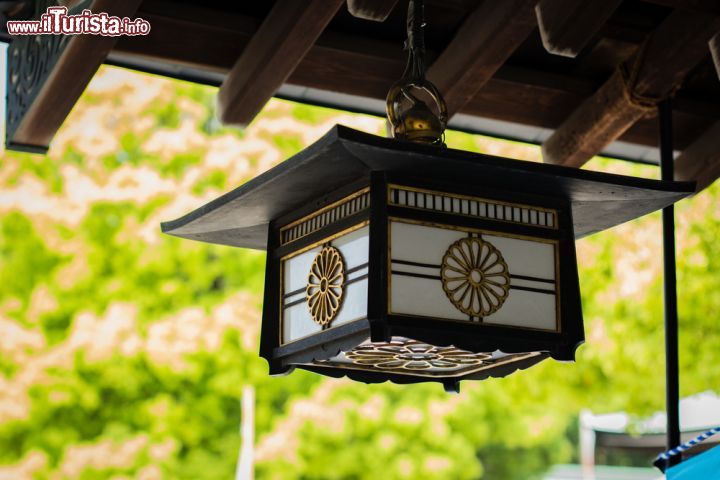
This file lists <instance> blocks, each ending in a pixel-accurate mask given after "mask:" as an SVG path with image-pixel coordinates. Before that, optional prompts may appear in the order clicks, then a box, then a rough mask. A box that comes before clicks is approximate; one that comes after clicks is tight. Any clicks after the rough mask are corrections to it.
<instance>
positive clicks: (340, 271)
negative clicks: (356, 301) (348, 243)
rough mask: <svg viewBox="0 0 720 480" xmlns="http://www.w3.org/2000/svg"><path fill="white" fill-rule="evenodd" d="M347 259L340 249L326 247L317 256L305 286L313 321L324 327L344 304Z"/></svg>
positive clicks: (306, 299) (306, 298)
mask: <svg viewBox="0 0 720 480" xmlns="http://www.w3.org/2000/svg"><path fill="white" fill-rule="evenodd" d="M344 284H345V261H344V259H343V256H342V254H341V253H340V250H338V249H337V248H335V247H324V248H323V249H322V250H320V252H318V254H317V255H316V256H315V259H314V260H313V263H312V265H311V266H310V272H308V280H307V286H306V287H305V301H306V302H307V306H308V310H310V316H311V317H312V319H313V321H314V322H315V323H317V324H318V325H321V326H322V327H326V326H328V325H329V324H330V322H332V320H333V319H334V318H335V316H336V315H337V313H338V311H339V310H340V306H341V305H342V301H343V298H344V293H345V292H344Z"/></svg>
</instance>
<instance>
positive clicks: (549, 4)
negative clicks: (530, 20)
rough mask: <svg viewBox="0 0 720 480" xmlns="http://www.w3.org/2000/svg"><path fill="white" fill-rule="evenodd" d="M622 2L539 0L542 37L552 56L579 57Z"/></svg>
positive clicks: (537, 12)
mask: <svg viewBox="0 0 720 480" xmlns="http://www.w3.org/2000/svg"><path fill="white" fill-rule="evenodd" d="M621 3H622V0H585V1H583V2H578V1H577V0H540V2H538V4H537V6H536V7H535V14H536V15H537V21H538V27H539V29H540V38H541V39H542V42H543V46H544V47H545V50H547V51H548V52H550V53H552V54H553V55H560V56H563V57H573V58H574V57H576V56H577V55H578V54H579V53H580V51H581V50H582V49H583V48H584V47H585V46H586V45H587V44H588V42H590V40H591V39H592V38H593V37H594V36H595V34H597V33H598V32H599V31H600V28H601V27H602V26H603V25H604V24H605V22H606V21H607V19H608V18H610V16H611V15H612V14H613V12H614V11H615V9H616V8H617V7H618V6H619V5H620V4H621Z"/></svg>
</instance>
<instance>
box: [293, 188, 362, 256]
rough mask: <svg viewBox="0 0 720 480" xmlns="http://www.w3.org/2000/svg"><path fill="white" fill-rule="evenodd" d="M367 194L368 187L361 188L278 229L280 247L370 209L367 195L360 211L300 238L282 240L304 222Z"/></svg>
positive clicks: (341, 217)
mask: <svg viewBox="0 0 720 480" xmlns="http://www.w3.org/2000/svg"><path fill="white" fill-rule="evenodd" d="M369 193H370V187H365V188H363V189H362V190H358V191H357V192H355V193H352V194H350V195H348V196H347V197H344V198H341V199H340V200H337V201H335V202H332V203H330V204H328V205H325V206H324V207H322V208H320V209H318V210H315V211H314V212H312V213H310V214H308V215H305V216H304V217H302V218H299V219H297V220H294V221H292V222H290V223H288V224H287V225H285V226H283V227H281V228H280V245H287V244H289V243H292V242H295V241H297V240H300V239H301V238H304V237H307V236H308V235H310V234H311V233H314V232H316V231H318V230H320V229H321V228H324V227H326V226H328V225H331V224H332V223H335V222H337V221H339V220H342V219H343V218H347V217H349V216H350V215H354V214H356V213H358V212H361V211H363V210H366V209H368V208H370V197H369V195H368V199H367V205H366V206H365V207H363V208H360V209H358V210H357V211H354V212H352V213H349V214H347V215H344V216H338V218H337V219H335V221H333V222H329V223H327V224H325V225H322V226H320V227H317V228H315V229H313V230H312V231H310V232H307V233H305V234H303V235H300V236H298V237H295V238H293V239H292V240H287V241H284V240H283V237H284V234H285V232H287V231H288V230H291V229H292V228H294V227H297V226H298V225H301V224H303V223H305V222H308V221H310V220H313V219H315V218H317V217H319V216H320V215H322V214H323V213H325V212H327V211H328V210H332V209H333V208H335V207H339V206H341V205H343V204H345V203H349V202H351V201H352V200H354V199H356V198H358V197H361V196H363V195H365V194H369Z"/></svg>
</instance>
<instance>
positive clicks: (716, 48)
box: [709, 33, 720, 79]
mask: <svg viewBox="0 0 720 480" xmlns="http://www.w3.org/2000/svg"><path fill="white" fill-rule="evenodd" d="M709 46H710V55H712V59H713V63H714V64H715V71H716V72H717V74H718V79H720V33H718V34H717V35H715V36H714V37H713V38H712V39H711V40H710V43H709Z"/></svg>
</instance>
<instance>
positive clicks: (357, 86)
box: [110, 0, 720, 148]
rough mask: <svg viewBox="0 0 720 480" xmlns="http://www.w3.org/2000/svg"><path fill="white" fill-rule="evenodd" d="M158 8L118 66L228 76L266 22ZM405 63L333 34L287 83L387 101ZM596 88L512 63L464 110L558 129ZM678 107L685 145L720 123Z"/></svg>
mask: <svg viewBox="0 0 720 480" xmlns="http://www.w3.org/2000/svg"><path fill="white" fill-rule="evenodd" d="M157 3H158V1H157V0H152V2H151V3H150V1H149V0H146V3H143V5H142V7H141V11H140V12H139V13H138V15H139V16H141V17H143V18H145V19H147V20H148V21H149V22H150V23H151V25H152V30H151V32H150V35H148V36H137V37H123V38H121V39H120V41H119V42H118V44H117V45H116V47H115V49H114V50H113V55H111V57H110V58H111V59H112V60H113V61H114V62H116V63H119V64H121V65H128V66H132V65H133V62H135V61H137V64H138V65H140V67H139V68H140V69H141V70H142V69H146V68H147V67H146V66H147V65H157V66H162V65H167V66H168V68H169V70H164V71H165V72H167V73H165V74H167V75H170V76H180V78H185V79H189V80H193V78H194V77H193V75H192V74H188V73H187V72H192V71H197V72H201V71H202V72H212V73H213V74H216V75H217V76H218V78H221V76H222V75H224V74H226V73H227V72H228V71H229V70H230V68H232V66H233V62H234V60H235V59H237V58H238V57H239V55H240V53H241V52H242V51H243V49H244V48H245V46H246V45H247V44H248V42H249V41H250V39H251V38H252V36H253V34H254V33H255V32H256V31H257V29H258V27H259V25H260V23H261V22H259V21H258V20H257V19H254V18H252V17H247V16H243V15H238V14H232V15H231V14H228V15H226V16H225V17H223V18H222V19H217V18H212V17H209V16H208V15H206V16H203V12H202V10H196V9H189V8H186V9H185V10H182V9H179V8H175V9H173V10H168V9H165V8H164V4H163V5H158V6H157V7H156V4H157ZM427 5H428V6H430V5H431V2H429V1H428V2H427ZM151 6H153V8H152V9H151V8H150V7H151ZM178 32H182V34H180V33H178ZM430 56H431V57H432V56H433V52H430ZM404 66H405V54H404V53H403V51H402V44H401V43H399V42H389V41H386V40H381V39H371V38H363V37H358V36H356V35H350V34H347V33H342V32H336V31H329V30H326V31H325V32H324V33H323V34H322V35H321V36H320V38H319V39H318V40H317V41H316V42H315V45H313V46H312V48H311V49H310V51H309V52H308V53H307V55H306V56H305V59H304V60H303V61H302V62H301V63H300V65H298V67H297V68H296V69H295V70H294V71H293V73H292V74H291V75H290V77H288V79H287V83H290V84H293V85H302V86H306V87H310V88H314V89H320V90H327V91H334V92H344V93H348V94H351V95H357V96H361V97H368V98H375V99H379V100H384V98H385V95H386V94H387V90H388V86H389V85H392V83H393V82H394V81H396V80H397V78H398V77H399V76H400V74H401V73H402V71H403V68H404ZM178 67H181V68H182V69H183V70H180V68H178ZM151 71H156V72H157V71H160V72H163V70H158V69H152V70H151ZM358 72H362V81H358ZM204 81H207V80H204ZM218 84H219V82H218ZM596 90H597V82H596V81H595V80H593V79H592V78H583V77H579V76H573V75H569V74H560V73H553V72H549V71H546V70H544V69H539V68H530V67H528V66H518V65H508V64H505V65H503V66H502V67H500V69H498V71H497V72H496V73H495V74H494V75H493V77H492V78H491V79H490V80H488V82H487V83H486V85H485V86H484V87H483V88H482V89H481V90H480V92H479V94H478V95H476V96H475V97H473V98H472V99H471V100H470V102H469V103H468V104H467V105H466V106H465V107H464V108H463V110H462V113H465V114H468V115H477V116H481V117H485V118H490V119H497V120H504V121H509V122H515V123H521V124H526V125H532V126H536V127H540V128H547V129H555V128H557V127H558V126H560V125H561V124H562V122H563V121H564V120H565V119H566V118H567V117H568V116H569V115H570V114H571V113H572V112H573V110H574V109H575V108H577V106H578V105H579V104H580V103H581V102H582V101H583V99H585V98H587V97H589V96H590V95H592V94H593V93H594V92H595V91H596ZM673 108H674V109H675V112H676V113H677V114H678V115H677V118H676V122H675V123H676V125H675V127H676V132H675V133H676V136H675V140H676V145H677V146H678V148H683V147H685V146H686V145H688V144H689V143H690V142H691V141H692V140H694V139H695V137H696V136H697V132H698V128H701V129H704V128H708V127H709V126H710V125H711V124H712V119H717V120H720V103H718V102H717V100H714V99H712V98H692V97H688V96H687V95H683V96H678V97H677V98H676V99H675V101H673ZM656 130H657V127H656V125H655V122H654V121H649V122H638V123H637V124H635V125H634V126H633V127H632V128H631V129H630V130H628V131H627V132H625V134H623V136H622V140H624V141H628V142H632V143H638V144H642V145H652V146H654V145H656V142H657V140H656V138H655V137H656Z"/></svg>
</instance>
